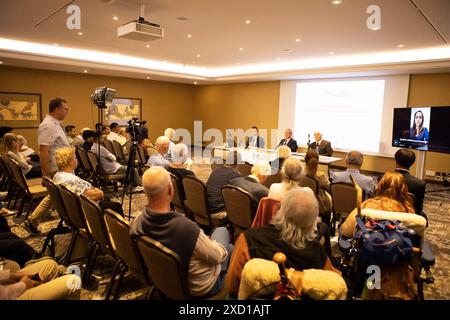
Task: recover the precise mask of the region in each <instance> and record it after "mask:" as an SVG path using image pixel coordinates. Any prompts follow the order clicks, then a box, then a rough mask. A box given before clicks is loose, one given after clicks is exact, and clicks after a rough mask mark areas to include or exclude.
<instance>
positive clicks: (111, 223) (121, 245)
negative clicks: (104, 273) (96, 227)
mask: <svg viewBox="0 0 450 320" xmlns="http://www.w3.org/2000/svg"><path fill="white" fill-rule="evenodd" d="M104 218H105V223H106V228H107V229H108V234H109V239H110V242H111V246H112V249H113V250H114V252H115V254H116V256H117V257H119V258H120V259H121V260H122V261H123V262H125V263H126V265H127V266H128V269H129V270H130V272H131V273H132V274H133V276H135V277H136V278H138V279H140V280H142V281H145V282H147V276H146V275H145V272H144V270H143V269H142V265H141V262H140V261H139V256H138V251H137V248H136V244H135V243H134V242H133V240H131V238H130V224H129V223H128V222H127V221H125V219H124V218H123V217H122V216H121V215H120V214H118V213H117V212H115V211H113V210H111V209H106V210H105V215H104Z"/></svg>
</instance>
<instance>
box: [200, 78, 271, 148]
mask: <svg viewBox="0 0 450 320" xmlns="http://www.w3.org/2000/svg"><path fill="white" fill-rule="evenodd" d="M279 95H280V82H279V81H271V82H255V83H239V84H219V85H207V86H197V87H196V88H195V95H194V120H202V121H203V131H205V130H206V129H208V128H217V129H220V130H222V132H223V134H224V132H225V130H226V129H238V128H241V129H244V130H247V129H248V128H251V127H252V126H257V127H259V128H265V129H268V130H270V129H276V128H277V127H278V102H279ZM268 135H270V134H269V133H268ZM270 142H271V141H270V137H268V144H266V145H270Z"/></svg>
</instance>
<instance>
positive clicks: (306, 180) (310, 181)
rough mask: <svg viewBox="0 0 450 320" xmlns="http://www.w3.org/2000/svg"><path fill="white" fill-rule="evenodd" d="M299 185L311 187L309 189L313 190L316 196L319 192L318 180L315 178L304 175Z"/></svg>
mask: <svg viewBox="0 0 450 320" xmlns="http://www.w3.org/2000/svg"><path fill="white" fill-rule="evenodd" d="M299 185H300V186H301V187H308V188H311V190H312V191H313V192H314V194H315V195H316V196H317V195H318V194H319V181H317V179H316V178H314V177H310V176H308V175H304V176H303V177H302V178H301V179H300V183H299Z"/></svg>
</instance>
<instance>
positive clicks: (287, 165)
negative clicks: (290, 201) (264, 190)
mask: <svg viewBox="0 0 450 320" xmlns="http://www.w3.org/2000/svg"><path fill="white" fill-rule="evenodd" d="M281 175H282V182H281V183H273V184H272V185H271V186H270V189H269V195H268V197H269V198H272V199H276V200H279V201H283V198H284V196H285V194H286V193H288V192H289V191H290V190H292V189H296V188H301V187H300V186H299V185H298V183H299V182H300V180H301V178H302V164H301V163H300V160H299V159H297V158H294V157H289V158H287V159H286V161H284V164H283V167H282V169H281ZM305 189H307V190H308V192H311V194H313V195H314V193H313V191H312V190H311V189H310V188H305Z"/></svg>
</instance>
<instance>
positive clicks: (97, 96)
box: [91, 87, 116, 109]
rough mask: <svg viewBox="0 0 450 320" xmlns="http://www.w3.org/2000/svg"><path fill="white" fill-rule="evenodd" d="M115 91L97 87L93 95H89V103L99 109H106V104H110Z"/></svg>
mask: <svg viewBox="0 0 450 320" xmlns="http://www.w3.org/2000/svg"><path fill="white" fill-rule="evenodd" d="M115 95H116V90H115V89H112V88H108V87H98V88H96V89H95V91H94V93H93V94H91V101H92V103H94V104H95V105H97V107H99V108H100V109H106V108H107V105H108V104H111V103H112V101H113V99H114V96H115Z"/></svg>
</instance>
